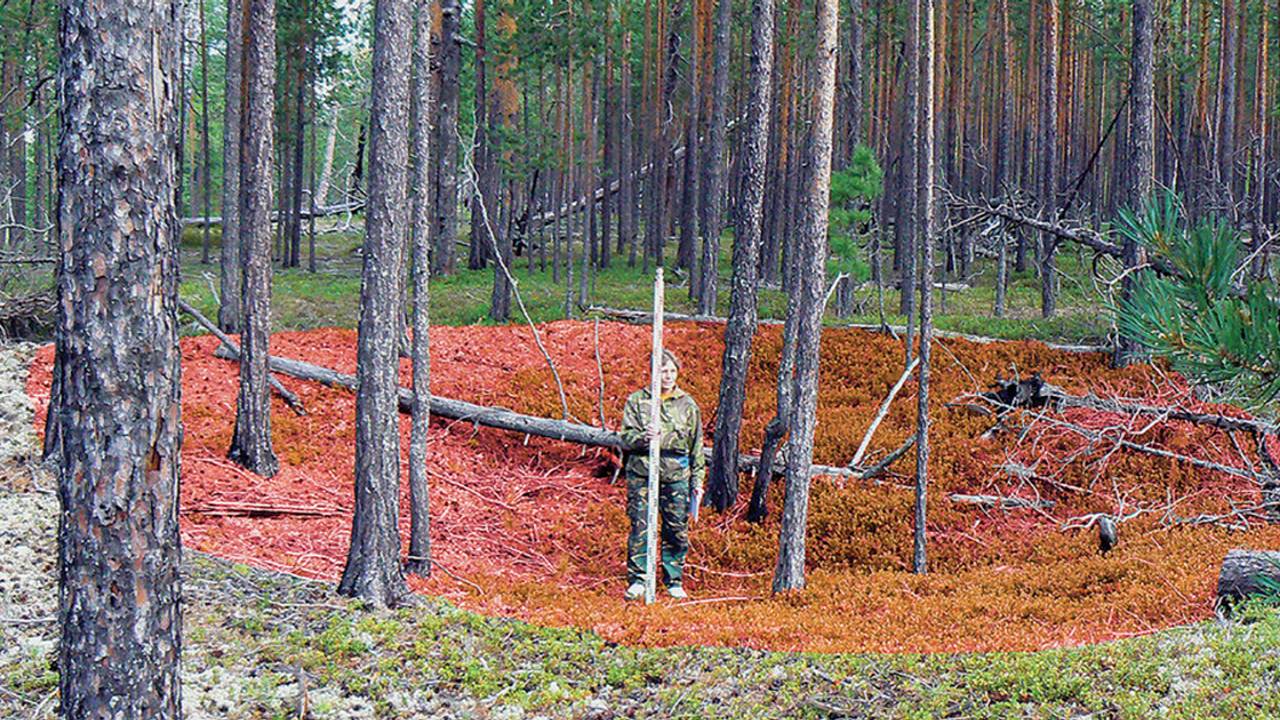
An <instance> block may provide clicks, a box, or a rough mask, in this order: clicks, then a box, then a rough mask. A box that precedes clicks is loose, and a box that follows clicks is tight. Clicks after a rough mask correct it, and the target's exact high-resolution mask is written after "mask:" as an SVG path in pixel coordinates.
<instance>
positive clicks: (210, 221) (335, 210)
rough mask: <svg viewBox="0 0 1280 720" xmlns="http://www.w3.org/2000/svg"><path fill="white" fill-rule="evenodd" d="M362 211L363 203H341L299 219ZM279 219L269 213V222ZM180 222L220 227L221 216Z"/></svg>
mask: <svg viewBox="0 0 1280 720" xmlns="http://www.w3.org/2000/svg"><path fill="white" fill-rule="evenodd" d="M363 209H364V202H363V201H361V202H349V203H342V204H340V205H330V206H328V207H318V208H316V210H315V213H312V212H311V211H310V210H302V211H301V212H300V213H299V217H301V218H302V219H303V220H307V219H310V218H311V217H312V215H313V214H314V216H315V217H318V218H320V217H328V216H329V215H340V214H342V213H346V212H360V211H361V210H363ZM279 219H280V211H279V210H273V211H272V212H271V222H278V221H279ZM181 222H182V224H183V226H188V225H190V226H194V227H203V226H204V225H221V224H222V216H221V215H213V216H211V217H203V216H197V217H184V218H182V220H181Z"/></svg>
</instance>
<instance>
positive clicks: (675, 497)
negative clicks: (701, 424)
mask: <svg viewBox="0 0 1280 720" xmlns="http://www.w3.org/2000/svg"><path fill="white" fill-rule="evenodd" d="M648 498H649V478H647V477H644V476H641V475H635V474H633V473H627V517H629V518H631V534H630V535H628V536H627V583H628V584H631V583H637V582H640V583H642V582H644V568H645V561H646V559H647V557H648V553H647V552H646V548H645V533H646V532H647V530H648V526H649V516H648V512H649V503H648ZM658 517H659V518H660V520H661V528H662V531H661V533H660V534H659V538H658V546H659V548H660V555H659V557H660V558H661V567H662V582H663V583H665V584H666V585H667V587H670V586H672V585H679V584H680V581H681V578H682V577H683V576H684V556H685V554H686V553H688V552H689V473H688V471H685V472H683V473H681V475H680V476H677V477H667V476H666V475H663V476H662V477H661V478H659V479H658Z"/></svg>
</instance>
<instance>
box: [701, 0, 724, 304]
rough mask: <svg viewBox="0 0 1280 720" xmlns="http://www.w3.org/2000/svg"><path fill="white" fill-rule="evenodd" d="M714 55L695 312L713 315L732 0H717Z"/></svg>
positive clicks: (716, 284)
mask: <svg viewBox="0 0 1280 720" xmlns="http://www.w3.org/2000/svg"><path fill="white" fill-rule="evenodd" d="M716 2H717V3H718V6H717V9H716V19H715V50H714V55H715V58H714V60H713V62H712V77H713V80H712V90H711V121H710V127H709V128H708V130H707V136H708V142H707V151H706V153H705V154H704V155H703V163H704V166H703V171H704V175H703V181H702V185H703V201H702V220H701V227H702V281H701V283H699V288H698V289H699V294H698V312H700V313H702V314H703V315H714V314H715V312H716V300H717V296H718V287H717V286H718V284H719V279H720V223H721V216H722V215H723V211H722V210H721V205H720V203H721V200H722V198H723V197H724V176H725V163H726V158H725V137H726V134H727V132H728V126H727V123H728V117H727V116H728V103H729V24H730V15H729V14H730V12H731V11H732V0H716Z"/></svg>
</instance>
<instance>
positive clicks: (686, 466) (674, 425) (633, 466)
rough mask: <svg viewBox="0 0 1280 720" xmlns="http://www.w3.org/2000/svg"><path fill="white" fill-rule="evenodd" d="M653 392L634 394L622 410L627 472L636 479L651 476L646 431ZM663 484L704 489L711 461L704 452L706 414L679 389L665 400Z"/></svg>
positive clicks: (641, 391) (663, 415) (691, 398)
mask: <svg viewBox="0 0 1280 720" xmlns="http://www.w3.org/2000/svg"><path fill="white" fill-rule="evenodd" d="M649 398H650V395H649V389H648V388H644V389H641V390H637V391H635V392H633V393H631V397H628V398H627V404H626V405H625V406H624V407H623V409H622V432H621V435H622V440H623V442H625V443H626V444H627V460H626V469H627V472H628V473H631V474H633V475H641V476H647V475H648V474H649V449H648V447H649V444H648V442H647V441H646V439H645V432H644V429H645V427H646V426H647V425H648V424H649ZM659 422H660V424H661V426H662V446H661V447H662V457H661V459H660V462H661V466H660V467H659V472H660V473H661V476H662V479H663V481H666V482H671V481H675V480H678V479H683V478H686V477H687V478H689V481H690V483H691V486H692V487H697V488H700V487H702V481H703V479H704V478H705V477H706V473H707V459H706V456H705V455H703V451H702V411H701V410H699V409H698V403H696V402H694V400H693V397H692V396H691V395H689V393H687V392H685V391H684V390H681V389H680V388H678V387H677V388H676V389H675V390H673V391H672V392H671V394H669V395H664V396H663V399H662V407H661V416H660V420H659Z"/></svg>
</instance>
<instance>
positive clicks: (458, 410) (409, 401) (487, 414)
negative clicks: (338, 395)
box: [213, 346, 900, 479]
mask: <svg viewBox="0 0 1280 720" xmlns="http://www.w3.org/2000/svg"><path fill="white" fill-rule="evenodd" d="M213 354H214V356H216V357H219V358H222V359H223V360H232V361H239V359H240V358H239V356H238V355H235V354H233V353H232V352H231V351H230V350H228V349H227V348H226V347H225V346H219V347H218V348H217V350H215V351H214V353H213ZM269 366H270V368H271V370H272V371H274V372H278V373H283V374H285V375H289V376H291V377H296V378H298V379H299V380H310V381H312V382H318V383H320V384H322V385H325V386H327V387H332V388H341V389H343V390H351V391H353V392H354V391H355V389H356V376H355V375H347V374H345V373H340V372H338V371H336V370H332V369H330V368H327V367H324V366H322V365H314V364H312V363H309V362H303V361H301V360H293V359H291V358H285V357H279V356H276V355H272V356H271V357H270V361H269ZM399 395H400V397H399V404H400V412H403V413H409V412H412V410H413V391H411V390H410V389H409V388H404V387H402V388H400V393H399ZM431 414H432V415H433V416H438V417H442V418H447V419H450V420H460V421H463V422H470V423H475V424H476V425H483V426H485V427H492V428H497V429H499V430H509V431H511V432H517V433H523V434H526V435H534V436H537V437H545V438H550V439H552V440H563V441H566V442H572V443H577V444H579V445H589V446H592V447H605V448H612V449H614V450H622V449H623V448H624V447H625V444H624V443H623V441H622V436H621V435H619V434H618V433H616V432H613V431H611V430H605V429H602V428H598V427H594V426H592V425H583V424H581V423H574V422H567V421H564V420H552V419H550V418H543V417H536V416H533V415H523V414H521V413H517V412H512V411H511V410H507V409H505V408H493V407H486V406H484V405H476V404H475V403H469V402H467V401H465V400H455V399H452V398H447V397H442V396H440V395H434V394H433V395H432V396H431ZM703 453H704V454H705V455H706V456H707V458H708V459H710V457H711V449H710V448H703ZM891 457H893V459H897V457H900V455H898V456H897V457H894V456H893V455H892V454H891ZM759 462H760V458H759V457H758V456H755V455H740V456H739V459H738V466H739V468H741V469H742V470H743V471H744V472H745V471H751V470H754V469H755V467H756V465H757V464H758V463H759ZM883 465H885V463H883V461H882V462H881V463H878V464H877V466H876V467H873V468H868V469H867V470H862V469H859V468H850V467H834V466H831V465H814V466H812V467H811V468H810V471H809V474H810V475H811V476H816V475H827V476H833V477H852V478H858V479H869V478H871V477H872V476H873V475H874V474H878V473H879V472H880V471H882V470H883V469H884V467H883ZM873 471H874V472H873Z"/></svg>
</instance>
